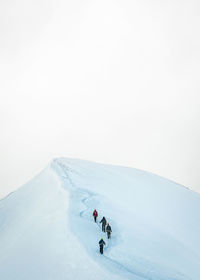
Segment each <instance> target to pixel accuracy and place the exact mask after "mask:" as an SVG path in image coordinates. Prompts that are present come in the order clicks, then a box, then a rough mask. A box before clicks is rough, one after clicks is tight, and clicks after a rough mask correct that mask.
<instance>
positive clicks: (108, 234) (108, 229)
mask: <svg viewBox="0 0 200 280" xmlns="http://www.w3.org/2000/svg"><path fill="white" fill-rule="evenodd" d="M106 232H107V236H108V239H109V238H110V235H111V232H112V229H111V226H110V225H109V223H107V226H106Z"/></svg>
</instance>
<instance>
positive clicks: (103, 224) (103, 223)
mask: <svg viewBox="0 0 200 280" xmlns="http://www.w3.org/2000/svg"><path fill="white" fill-rule="evenodd" d="M100 223H102V231H103V232H105V231H106V223H107V222H106V219H105V217H103V219H102V220H101V221H100Z"/></svg>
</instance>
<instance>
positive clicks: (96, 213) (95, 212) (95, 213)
mask: <svg viewBox="0 0 200 280" xmlns="http://www.w3.org/2000/svg"><path fill="white" fill-rule="evenodd" d="M93 217H94V221H95V223H96V221H97V217H98V212H97V210H96V209H94V212H93Z"/></svg>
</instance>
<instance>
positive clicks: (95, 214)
mask: <svg viewBox="0 0 200 280" xmlns="http://www.w3.org/2000/svg"><path fill="white" fill-rule="evenodd" d="M93 217H94V221H95V223H96V222H97V217H98V212H97V210H96V209H95V210H94V212H93ZM100 223H102V231H103V232H107V237H108V239H109V238H110V237H111V232H112V229H111V226H110V225H109V223H107V221H106V218H105V217H103V218H102V219H101V221H100ZM104 245H106V243H105V241H104V240H103V237H102V238H101V240H100V241H99V249H100V254H103V247H104Z"/></svg>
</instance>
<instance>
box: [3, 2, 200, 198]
mask: <svg viewBox="0 0 200 280" xmlns="http://www.w3.org/2000/svg"><path fill="white" fill-rule="evenodd" d="M199 30H200V2H199V1H198V0H197V1H194V0H186V1H184V0H168V1H165V0H152V1H149V0H140V1H134V0H115V1H114V0H113V1H111V0H102V1H96V0H91V1H86V0H79V1H78V0H73V1H72V0H71V1H67V0H65V1H64V0H51V1H47V0H34V1H30V0H18V1H14V0H1V1H0V77H1V78H0V79H1V82H0V95H1V98H0V196H4V195H6V194H7V193H9V192H10V191H12V190H14V189H16V188H18V187H19V186H21V185H22V184H24V183H26V181H27V180H29V179H31V178H32V177H33V176H34V175H36V174H37V173H38V172H39V171H40V170H41V169H43V168H44V167H45V166H46V165H47V164H48V163H49V161H50V160H51V159H52V158H53V157H60V156H64V157H75V158H82V159H87V160H92V161H98V162H103V163H112V164H119V165H126V166H131V167H136V168H139V169H144V170H147V171H150V172H153V173H156V174H158V175H161V176H164V177H166V178H169V179H171V180H174V181H176V182H178V183H180V184H183V185H186V186H188V187H190V188H192V189H194V190H196V191H200V172H199V166H200V147H199V146H200V145H199V143H200V112H199V111H200V96H199V94H200V83H199V78H200V36H199V35H200V33H199Z"/></svg>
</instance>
